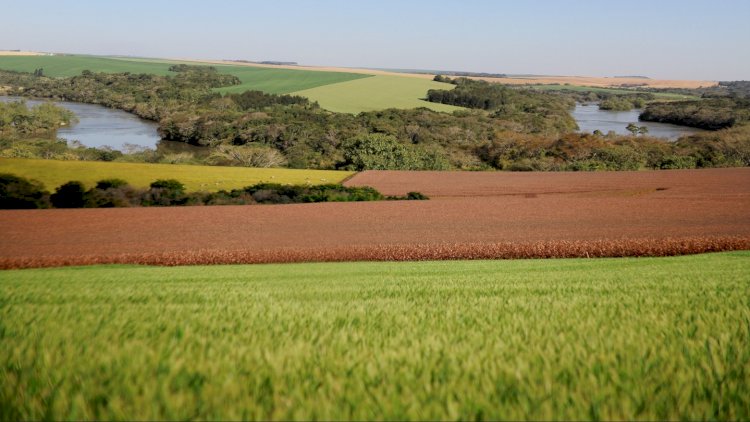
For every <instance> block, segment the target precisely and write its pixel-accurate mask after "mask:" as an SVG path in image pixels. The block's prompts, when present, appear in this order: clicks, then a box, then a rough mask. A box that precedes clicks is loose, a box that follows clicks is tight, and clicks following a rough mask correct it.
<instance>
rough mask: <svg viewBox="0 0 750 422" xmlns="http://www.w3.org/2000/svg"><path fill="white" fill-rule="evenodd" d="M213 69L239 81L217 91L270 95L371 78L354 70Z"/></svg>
mask: <svg viewBox="0 0 750 422" xmlns="http://www.w3.org/2000/svg"><path fill="white" fill-rule="evenodd" d="M216 68H217V69H219V71H220V72H225V73H229V74H232V75H234V76H237V77H238V78H240V80H241V81H242V84H241V85H234V86H230V87H225V88H219V89H218V91H220V92H237V93H241V92H245V91H247V90H258V91H264V92H270V93H272V94H290V93H293V92H295V91H302V90H305V89H310V88H316V87H321V86H325V85H330V84H336V83H341V82H346V81H351V80H356V79H361V78H369V77H371V76H370V75H362V74H357V73H344V72H322V71H321V72H319V71H311V70H296V69H269V68H263V67H250V66H222V65H216Z"/></svg>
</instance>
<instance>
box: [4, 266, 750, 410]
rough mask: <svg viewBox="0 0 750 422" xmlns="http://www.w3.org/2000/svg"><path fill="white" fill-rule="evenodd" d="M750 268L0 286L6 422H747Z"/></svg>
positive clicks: (341, 273) (79, 280)
mask: <svg viewBox="0 0 750 422" xmlns="http://www.w3.org/2000/svg"><path fill="white" fill-rule="evenodd" d="M749 297H750V252H735V253H723V254H709V255H698V256H686V257H676V258H635V259H583V260H580V259H569V260H519V261H443V262H402V263H337V264H292V265H289V264H287V265H254V266H212V267H204V266H196V267H145V266H100V267H77V268H57V269H39V270H20V271H0V339H1V342H2V347H0V378H2V383H0V419H2V420H41V419H45V420H71V419H72V420H91V419H97V420H113V419H115V420H163V419H167V420H187V419H191V420H193V419H196V420H239V419H243V420H247V419H251V420H252V419H256V420H257V419H260V420H271V419H281V420H293V419H294V420H298V419H302V420H313V419H315V420H321V419H322V420H349V419H356V420H404V419H417V420H498V419H504V420H527V419H531V420H636V419H638V420H748V419H750V303H748V298H749Z"/></svg>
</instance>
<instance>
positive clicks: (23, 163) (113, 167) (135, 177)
mask: <svg viewBox="0 0 750 422" xmlns="http://www.w3.org/2000/svg"><path fill="white" fill-rule="evenodd" d="M0 173H12V174H15V175H17V176H22V177H26V178H30V179H36V180H39V181H40V182H42V183H43V184H44V185H45V186H46V187H47V189H49V190H50V191H52V190H53V189H54V188H56V187H58V186H60V185H62V184H63V183H66V182H68V181H71V180H78V181H80V182H83V183H84V184H85V185H86V186H87V187H89V188H90V187H93V186H94V185H95V184H96V182H97V181H99V180H102V179H109V178H118V179H123V180H125V181H127V182H128V183H129V184H131V185H132V186H134V187H148V186H149V185H150V184H151V182H153V181H154V180H157V179H177V180H179V181H180V182H182V183H183V184H184V185H185V188H186V189H187V190H188V191H209V192H210V191H218V190H222V189H223V190H228V189H234V188H242V187H245V186H249V185H253V184H256V183H260V182H272V183H282V184H292V185H296V184H307V183H310V184H314V185H320V184H327V183H339V182H341V181H343V180H344V179H345V178H347V177H349V176H351V175H352V174H354V173H353V172H350V171H336V170H295V169H280V168H248V167H220V166H194V165H181V164H147V163H116V162H115V163H113V162H101V161H58V160H31V159H22V158H0Z"/></svg>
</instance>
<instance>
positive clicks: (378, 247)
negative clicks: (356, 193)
mask: <svg viewBox="0 0 750 422" xmlns="http://www.w3.org/2000/svg"><path fill="white" fill-rule="evenodd" d="M347 184H350V185H371V186H373V187H375V188H376V189H378V190H380V191H381V192H384V193H385V194H389V195H394V194H397V195H403V194H404V193H406V192H409V191H421V192H424V193H426V194H427V195H429V196H430V197H431V198H432V199H431V200H429V201H386V202H362V203H320V204H297V205H264V206H210V207H209V206H207V207H169V208H119V209H76V210H13V211H11V210H8V211H0V239H2V240H1V241H0V267H2V268H22V267H38V266H54V265H82V264H94V263H138V264H160V265H181V264H211V263H222V264H229V263H257V262H302V261H305V262H309V261H357V260H427V259H496V258H547V257H587V256H588V257H603V256H608V257H609V256H663V255H678V254H688V253H700V252H710V251H723V250H737V249H750V243H749V242H750V169H745V168H742V169H715V170H697V171H696V170H693V171H657V172H613V173H525V174H518V173H500V172H495V173H461V172H364V173H362V174H360V175H357V176H356V177H354V178H352V179H351V180H349V181H348V182H347Z"/></svg>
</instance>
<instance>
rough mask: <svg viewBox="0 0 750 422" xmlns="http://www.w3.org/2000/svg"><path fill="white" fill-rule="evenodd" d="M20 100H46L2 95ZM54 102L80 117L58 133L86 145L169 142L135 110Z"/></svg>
mask: <svg viewBox="0 0 750 422" xmlns="http://www.w3.org/2000/svg"><path fill="white" fill-rule="evenodd" d="M20 100H25V101H26V104H28V105H29V106H33V105H37V104H40V103H42V102H44V101H45V100H32V99H27V98H20V97H8V96H0V101H2V102H10V101H20ZM54 103H55V104H57V105H59V106H61V107H64V108H66V109H68V110H70V111H72V112H73V113H74V114H75V115H76V118H77V119H78V122H77V123H75V124H73V125H71V126H69V127H61V128H59V129H58V130H57V137H58V138H62V139H65V140H67V141H69V142H70V141H79V142H80V143H81V144H83V145H85V146H87V147H103V146H109V147H112V148H114V149H118V150H122V149H123V146H124V145H125V144H130V145H137V146H139V147H145V148H150V149H156V148H157V146H164V145H163V144H164V143H165V142H168V141H161V137H160V136H159V134H158V133H157V131H156V129H157V127H158V125H157V124H156V123H155V122H152V121H150V120H144V119H141V118H140V117H138V116H136V115H134V114H131V113H127V112H125V111H122V110H117V109H112V108H107V107H104V106H101V105H96V104H84V103H74V102H69V101H54ZM169 143H170V144H171V143H172V142H169Z"/></svg>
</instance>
